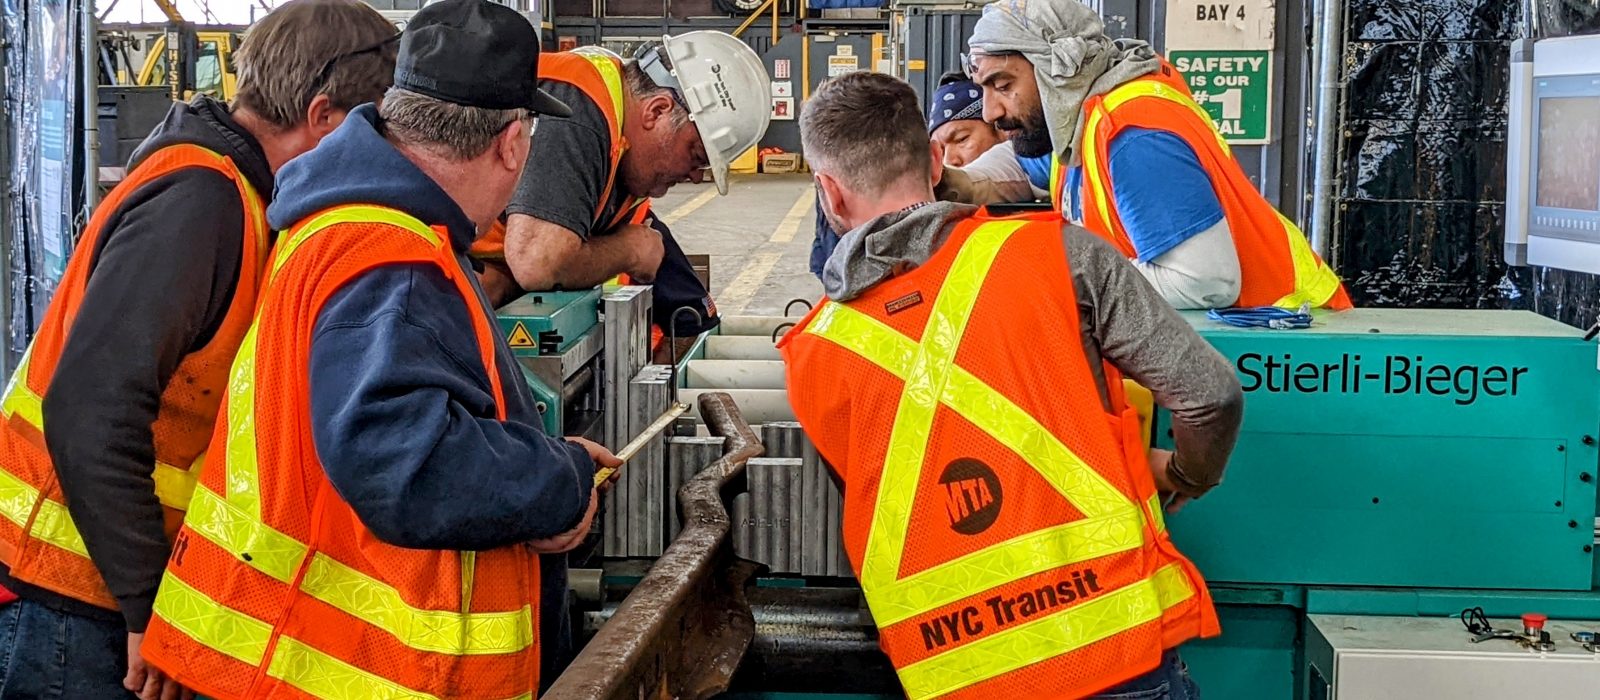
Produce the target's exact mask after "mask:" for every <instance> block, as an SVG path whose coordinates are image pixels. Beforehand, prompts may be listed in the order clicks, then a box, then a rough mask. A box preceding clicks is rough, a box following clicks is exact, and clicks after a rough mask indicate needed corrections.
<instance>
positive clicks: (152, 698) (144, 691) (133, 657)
mask: <svg viewBox="0 0 1600 700" xmlns="http://www.w3.org/2000/svg"><path fill="white" fill-rule="evenodd" d="M591 515H592V513H591ZM143 643H144V633H143V632H140V633H138V634H132V633H130V634H129V635H128V675H126V676H124V677H123V678H122V687H124V688H127V689H128V692H131V693H135V694H137V695H138V696H139V700H194V691H192V690H189V689H188V688H185V687H183V686H181V685H178V682H177V681H175V680H172V679H171V678H168V677H167V674H165V673H162V672H161V669H158V668H154V667H151V666H150V665H148V664H146V663H145V662H144V657H143V656H141V655H140V654H139V645H141V644H143Z"/></svg>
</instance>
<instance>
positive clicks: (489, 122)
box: [378, 87, 528, 160]
mask: <svg viewBox="0 0 1600 700" xmlns="http://www.w3.org/2000/svg"><path fill="white" fill-rule="evenodd" d="M378 116H379V117H381V118H382V119H383V124H384V130H385V132H386V133H388V134H389V135H391V136H393V137H394V138H395V139H396V140H397V141H400V142H401V143H404V144H407V145H411V146H418V147H422V148H432V149H435V150H442V151H444V152H445V153H446V154H447V155H449V156H451V157H452V158H454V159H456V160H471V159H473V158H477V157H478V156H480V155H483V152H484V151H486V150H488V149H489V146H490V145H492V144H493V143H494V139H495V137H496V136H499V135H500V132H501V131H504V130H505V128H506V125H508V124H510V123H511V122H514V121H517V120H519V119H525V118H527V116H528V110H525V109H483V108H482V107H467V106H464V105H458V104H455V103H454V102H446V101H444V100H440V99H436V98H432V97H428V96H427V95H423V94H420V93H415V92H412V91H410V90H406V89H403V88H398V87H392V88H389V92H388V94H386V95H384V97H383V104H382V105H381V106H379V108H378Z"/></svg>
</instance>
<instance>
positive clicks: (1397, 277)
mask: <svg viewBox="0 0 1600 700" xmlns="http://www.w3.org/2000/svg"><path fill="white" fill-rule="evenodd" d="M1585 3H1586V0H1578V1H1577V2H1570V1H1564V2H1547V3H1544V4H1545V5H1547V6H1555V5H1563V4H1565V5H1569V6H1573V5H1582V4H1585ZM1347 12H1348V14H1347V22H1346V26H1347V29H1346V36H1345V40H1346V44H1345V47H1344V58H1345V60H1344V65H1345V68H1346V74H1345V75H1344V76H1343V79H1344V83H1345V85H1346V86H1347V90H1346V95H1345V97H1346V99H1345V109H1344V111H1343V117H1342V123H1341V133H1342V136H1343V141H1344V143H1343V146H1342V148H1341V154H1342V157H1341V161H1340V163H1341V166H1340V171H1339V183H1340V191H1339V197H1338V205H1337V210H1338V211H1337V212H1336V219H1335V231H1336V232H1335V235H1334V239H1333V242H1334V251H1333V255H1332V257H1333V260H1334V264H1335V266H1336V267H1337V268H1338V269H1339V271H1340V273H1341V274H1342V275H1344V276H1345V278H1346V280H1347V281H1348V284H1349V286H1350V291H1351V293H1352V295H1353V296H1354V298H1355V301H1356V303H1357V304H1358V305H1363V306H1405V307H1424V308H1515V309H1531V310H1534V311H1537V312H1538V313H1540V314H1543V315H1546V316H1549V317H1552V318H1555V319H1558V320H1561V321H1563V322H1566V323H1569V324H1573V325H1578V326H1588V325H1589V324H1590V323H1593V322H1594V319H1595V314H1596V312H1597V311H1600V278H1597V277H1596V276H1594V275H1587V274H1580V273H1572V272H1566V271H1562V270H1551V269H1545V268H1508V267H1507V266H1506V265H1505V262H1504V258H1503V251H1502V243H1503V241H1504V235H1505V234H1504V229H1505V184H1506V173H1505V162H1506V151H1505V141H1506V119H1507V107H1506V100H1507V96H1508V86H1509V47H1510V42H1511V40H1512V39H1514V38H1517V37H1519V36H1523V35H1525V34H1526V31H1527V29H1526V27H1524V26H1523V24H1524V23H1523V21H1522V8H1521V6H1520V3H1519V2H1517V1H1516V0H1352V1H1351V2H1350V3H1349V4H1348V10H1347ZM1589 16H1592V15H1589ZM1547 24H1559V23H1547ZM1568 29H1570V27H1568ZM1552 30H1554V31H1555V32H1557V33H1565V32H1562V31H1561V30H1560V29H1558V28H1557V27H1555V26H1550V27H1547V33H1548V32H1551V31H1552Z"/></svg>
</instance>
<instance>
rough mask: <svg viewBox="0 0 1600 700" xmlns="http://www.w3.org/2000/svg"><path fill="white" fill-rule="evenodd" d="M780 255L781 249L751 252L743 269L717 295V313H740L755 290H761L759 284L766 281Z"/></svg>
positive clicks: (754, 293) (730, 314)
mask: <svg viewBox="0 0 1600 700" xmlns="http://www.w3.org/2000/svg"><path fill="white" fill-rule="evenodd" d="M781 257H783V251H781V250H763V251H760V252H757V253H754V254H752V255H751V256H750V261H749V262H748V263H745V266H744V269H743V270H740V271H739V276H738V277H735V278H733V281H732V282H729V283H728V286H727V287H726V288H724V289H723V290H722V293H721V294H718V295H717V309H718V313H720V314H721V315H723V316H732V315H737V314H740V313H742V312H743V311H744V307H746V306H749V305H750V300H752V299H754V298H755V296H756V292H759V291H761V285H762V284H764V283H765V282H766V281H767V276H768V275H770V274H772V268H774V267H777V265H778V259H779V258H781Z"/></svg>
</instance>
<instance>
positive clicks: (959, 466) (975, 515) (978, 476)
mask: <svg viewBox="0 0 1600 700" xmlns="http://www.w3.org/2000/svg"><path fill="white" fill-rule="evenodd" d="M939 483H940V484H943V485H944V493H945V501H944V510H945V514H946V515H948V516H950V529H951V530H955V531H956V532H958V533H960V534H963V535H976V534H979V533H981V532H983V531H984V530H987V529H989V526H991V525H993V524H994V521H996V520H998V519H1000V502H1001V500H1002V498H1003V495H1002V494H1001V492H1000V477H997V476H995V473H994V470H993V469H990V468H989V465H987V464H984V463H983V462H979V461H978V460H976V459H968V458H962V459H958V460H956V461H954V462H951V463H950V464H949V465H948V466H946V467H945V468H944V473H943V474H941V475H940V476H939Z"/></svg>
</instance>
